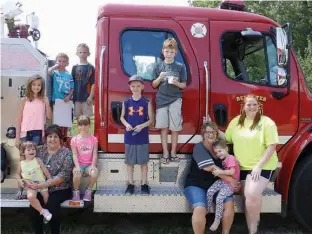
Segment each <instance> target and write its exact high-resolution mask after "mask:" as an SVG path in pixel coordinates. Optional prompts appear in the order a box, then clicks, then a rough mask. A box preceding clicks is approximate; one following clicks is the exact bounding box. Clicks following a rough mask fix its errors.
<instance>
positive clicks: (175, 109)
mask: <svg viewBox="0 0 312 234" xmlns="http://www.w3.org/2000/svg"><path fill="white" fill-rule="evenodd" d="M177 50H178V45H177V42H176V40H175V39H174V38H168V39H167V40H165V41H164V43H163V48H162V53H163V55H164V58H165V60H164V61H161V62H159V63H157V64H156V65H155V67H154V70H153V83H152V86H153V88H158V92H157V94H156V126H155V127H156V128H159V129H160V133H161V143H162V147H163V156H162V157H161V163H164V164H168V163H169V150H168V144H167V137H168V131H169V130H170V131H171V143H172V147H171V159H172V160H174V161H178V156H177V154H176V149H177V144H178V134H179V131H181V130H182V122H183V118H182V114H181V108H182V91H181V90H182V89H184V88H185V87H186V69H185V66H184V65H183V64H181V63H178V62H176V61H175V60H174V58H175V56H176V54H177Z"/></svg>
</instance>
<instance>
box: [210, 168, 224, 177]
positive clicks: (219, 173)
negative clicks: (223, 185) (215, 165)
mask: <svg viewBox="0 0 312 234" xmlns="http://www.w3.org/2000/svg"><path fill="white" fill-rule="evenodd" d="M212 174H213V175H214V176H219V175H221V174H222V170H220V169H216V170H214V171H212Z"/></svg>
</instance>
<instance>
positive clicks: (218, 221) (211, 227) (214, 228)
mask: <svg viewBox="0 0 312 234" xmlns="http://www.w3.org/2000/svg"><path fill="white" fill-rule="evenodd" d="M219 225H220V220H218V219H215V221H214V222H213V224H212V225H211V226H210V230H211V231H215V230H217V229H218V227H219Z"/></svg>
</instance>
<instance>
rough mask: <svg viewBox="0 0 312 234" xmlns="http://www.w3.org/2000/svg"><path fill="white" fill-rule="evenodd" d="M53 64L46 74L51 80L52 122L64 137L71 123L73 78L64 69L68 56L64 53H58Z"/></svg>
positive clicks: (67, 62)
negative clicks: (58, 127)
mask: <svg viewBox="0 0 312 234" xmlns="http://www.w3.org/2000/svg"><path fill="white" fill-rule="evenodd" d="M55 62H56V63H55V65H54V66H53V67H50V68H49V70H48V75H49V76H51V80H52V102H53V103H54V106H53V112H54V113H53V123H54V124H57V125H59V126H60V127H61V129H62V134H63V136H64V137H66V136H67V131H68V127H71V125H72V103H71V98H72V96H73V93H74V80H73V77H72V76H71V74H69V72H68V71H67V70H66V67H67V66H68V64H69V58H68V56H67V55H66V54H64V53H59V54H58V55H57V56H56V59H55Z"/></svg>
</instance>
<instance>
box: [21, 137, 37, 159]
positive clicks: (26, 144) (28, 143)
mask: <svg viewBox="0 0 312 234" xmlns="http://www.w3.org/2000/svg"><path fill="white" fill-rule="evenodd" d="M32 147H34V148H35V149H36V145H35V144H34V143H33V142H31V141H26V142H22V143H21V145H20V157H21V160H25V150H26V149H29V148H32Z"/></svg>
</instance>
